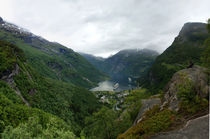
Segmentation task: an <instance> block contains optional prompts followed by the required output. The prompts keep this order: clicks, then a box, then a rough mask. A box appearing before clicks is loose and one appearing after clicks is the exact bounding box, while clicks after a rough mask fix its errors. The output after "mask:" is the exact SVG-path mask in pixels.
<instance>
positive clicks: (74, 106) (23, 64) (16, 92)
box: [0, 41, 100, 135]
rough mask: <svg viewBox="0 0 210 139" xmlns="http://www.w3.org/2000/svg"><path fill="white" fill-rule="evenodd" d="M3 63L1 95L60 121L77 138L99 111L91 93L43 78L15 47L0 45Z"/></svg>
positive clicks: (2, 42)
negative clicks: (39, 110)
mask: <svg viewBox="0 0 210 139" xmlns="http://www.w3.org/2000/svg"><path fill="white" fill-rule="evenodd" d="M0 62H1V65H0V92H1V94H3V95H5V96H6V97H7V98H9V99H11V100H14V101H15V103H21V104H24V103H25V104H26V105H27V106H30V107H34V108H39V109H41V110H44V111H45V112H48V113H51V114H54V115H56V116H58V117H60V118H61V119H63V120H65V121H66V123H67V124H68V125H69V126H71V127H72V128H71V130H73V131H74V133H76V134H77V135H78V134H79V133H80V130H81V128H82V127H83V126H84V119H85V117H86V116H89V115H91V114H92V112H94V111H95V110H97V108H99V107H100V104H99V103H98V101H97V99H96V97H95V96H94V95H93V94H92V93H91V92H89V91H88V90H86V89H84V88H81V87H76V86H74V85H72V84H71V83H65V82H62V81H58V80H53V79H50V78H44V77H42V76H40V75H39V74H38V73H37V72H36V71H35V70H34V69H33V68H32V67H31V66H30V65H29V64H28V63H27V59H26V57H25V56H24V52H23V51H22V50H21V49H20V48H18V47H17V46H15V45H13V44H10V43H7V42H4V41H0ZM5 88H7V89H5ZM8 88H10V89H9V90H12V91H8ZM0 107H1V106H0Z"/></svg>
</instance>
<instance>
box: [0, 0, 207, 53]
mask: <svg viewBox="0 0 210 139" xmlns="http://www.w3.org/2000/svg"><path fill="white" fill-rule="evenodd" d="M209 5H210V1H209V0H199V1H198V0H0V16H2V17H3V18H4V19H5V20H7V21H9V22H12V23H15V24H17V25H20V26H22V27H24V28H27V29H29V30H30V31H32V32H33V33H35V34H38V35H40V36H43V37H44V38H46V39H49V40H50V41H57V42H59V43H61V44H64V45H65V46H67V47H69V48H72V49H73V50H75V51H80V52H85V53H90V54H94V55H100V56H108V55H110V54H113V53H116V52H117V51H119V50H122V49H130V48H139V49H142V48H150V49H154V50H157V51H158V52H162V51H164V50H165V49H166V48H167V47H168V46H169V45H170V44H171V43H172V41H173V39H174V37H175V36H177V34H178V32H179V31H180V29H181V27H182V26H183V24H184V23H186V22H205V21H206V20H207V18H209V17H210V13H209Z"/></svg>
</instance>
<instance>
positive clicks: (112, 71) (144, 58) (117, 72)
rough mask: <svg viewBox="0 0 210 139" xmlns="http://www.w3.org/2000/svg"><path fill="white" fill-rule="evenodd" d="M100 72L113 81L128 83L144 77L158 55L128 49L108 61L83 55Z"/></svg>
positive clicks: (147, 51)
mask: <svg viewBox="0 0 210 139" xmlns="http://www.w3.org/2000/svg"><path fill="white" fill-rule="evenodd" d="M81 55H82V56H84V57H85V58H86V59H87V60H88V61H89V62H90V63H91V64H93V65H94V66H95V67H96V68H98V69H99V70H101V71H103V72H105V73H107V74H108V75H109V76H110V77H111V79H112V80H113V81H116V82H121V83H128V82H129V80H128V78H130V80H132V81H135V79H137V78H139V77H141V76H143V75H144V74H145V73H146V72H147V70H148V68H149V67H150V66H151V65H152V63H153V62H154V60H155V58H156V57H157V56H158V53H157V52H156V51H153V50H148V49H143V50H138V49H127V50H121V51H119V52H118V53H117V54H115V55H113V56H111V57H108V58H106V59H104V58H100V57H94V56H92V55H89V54H81Z"/></svg>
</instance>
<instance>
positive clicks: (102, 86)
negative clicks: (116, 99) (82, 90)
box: [90, 80, 135, 92]
mask: <svg viewBox="0 0 210 139" xmlns="http://www.w3.org/2000/svg"><path fill="white" fill-rule="evenodd" d="M115 84H116V82H113V81H109V80H106V81H102V82H100V83H98V86H97V87H95V88H92V89H90V91H115V92H119V91H124V90H130V89H133V88H135V87H134V86H131V85H129V84H127V85H123V84H119V87H117V88H116V89H115V87H114V85H115Z"/></svg>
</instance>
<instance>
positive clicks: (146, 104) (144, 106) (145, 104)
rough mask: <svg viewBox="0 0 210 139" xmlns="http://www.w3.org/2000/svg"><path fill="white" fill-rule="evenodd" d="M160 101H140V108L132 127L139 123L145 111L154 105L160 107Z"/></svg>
mask: <svg viewBox="0 0 210 139" xmlns="http://www.w3.org/2000/svg"><path fill="white" fill-rule="evenodd" d="M160 104H161V100H160V99H159V98H151V99H143V100H142V107H141V108H140V110H139V113H138V116H137V117H136V120H135V121H134V124H133V125H136V124H137V123H139V122H140V121H141V119H142V115H143V114H144V112H145V111H147V110H149V109H151V108H152V107H153V106H155V105H160Z"/></svg>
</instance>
